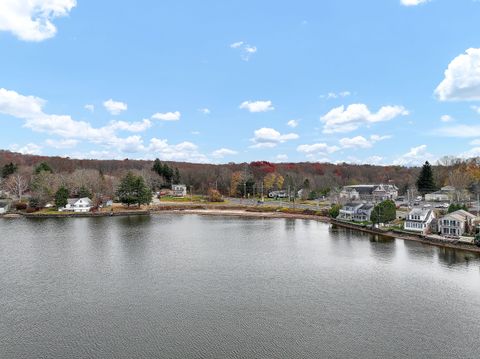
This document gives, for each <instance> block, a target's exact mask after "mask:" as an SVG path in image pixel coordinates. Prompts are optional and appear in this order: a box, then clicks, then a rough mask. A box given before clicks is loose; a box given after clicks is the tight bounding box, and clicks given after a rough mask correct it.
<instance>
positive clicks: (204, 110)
mask: <svg viewBox="0 0 480 359" xmlns="http://www.w3.org/2000/svg"><path fill="white" fill-rule="evenodd" d="M198 111H199V112H201V113H203V114H204V115H210V113H211V111H210V110H209V109H208V108H200V109H198Z"/></svg>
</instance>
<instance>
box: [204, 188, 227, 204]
mask: <svg viewBox="0 0 480 359" xmlns="http://www.w3.org/2000/svg"><path fill="white" fill-rule="evenodd" d="M207 199H208V201H209V202H223V197H222V195H221V194H220V192H218V191H217V190H216V189H213V188H210V189H209V190H208V195H207Z"/></svg>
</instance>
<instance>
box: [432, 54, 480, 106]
mask: <svg viewBox="0 0 480 359" xmlns="http://www.w3.org/2000/svg"><path fill="white" fill-rule="evenodd" d="M435 95H436V96H437V98H438V99H439V100H440V101H478V100H480V49H474V48H470V49H468V50H467V51H466V52H465V53H464V54H461V55H459V56H457V57H456V58H454V59H453V60H452V62H450V64H449V65H448V68H447V70H445V78H444V79H443V81H442V82H441V83H440V85H438V87H437V88H436V89H435Z"/></svg>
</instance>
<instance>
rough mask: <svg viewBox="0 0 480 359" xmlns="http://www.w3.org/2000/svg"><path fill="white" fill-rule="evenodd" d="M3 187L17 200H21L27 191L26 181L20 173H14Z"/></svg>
mask: <svg viewBox="0 0 480 359" xmlns="http://www.w3.org/2000/svg"><path fill="white" fill-rule="evenodd" d="M5 187H6V188H7V190H8V191H9V192H10V193H12V194H13V195H14V196H16V197H17V198H18V199H19V200H22V196H23V193H24V192H25V191H26V190H27V189H28V180H27V178H26V177H25V176H23V175H21V174H20V173H14V174H12V175H10V176H9V177H8V178H7V180H6V181H5Z"/></svg>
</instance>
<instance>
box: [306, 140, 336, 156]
mask: <svg viewBox="0 0 480 359" xmlns="http://www.w3.org/2000/svg"><path fill="white" fill-rule="evenodd" d="M338 150H340V147H338V146H330V145H327V144H326V143H314V144H311V145H300V146H298V147H297V151H298V152H302V153H305V154H323V155H324V154H327V153H328V154H329V153H333V152H337V151H338Z"/></svg>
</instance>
